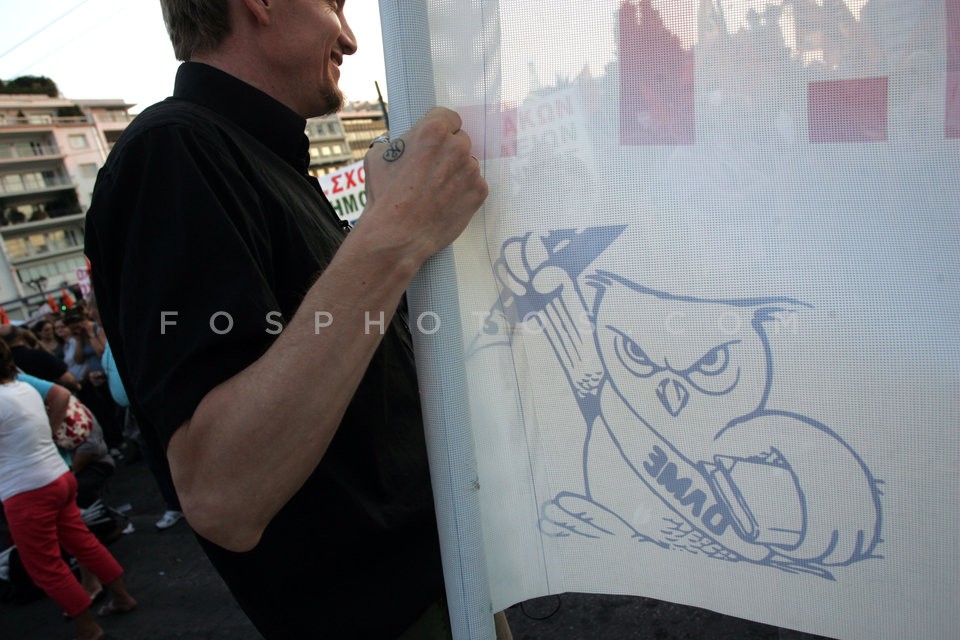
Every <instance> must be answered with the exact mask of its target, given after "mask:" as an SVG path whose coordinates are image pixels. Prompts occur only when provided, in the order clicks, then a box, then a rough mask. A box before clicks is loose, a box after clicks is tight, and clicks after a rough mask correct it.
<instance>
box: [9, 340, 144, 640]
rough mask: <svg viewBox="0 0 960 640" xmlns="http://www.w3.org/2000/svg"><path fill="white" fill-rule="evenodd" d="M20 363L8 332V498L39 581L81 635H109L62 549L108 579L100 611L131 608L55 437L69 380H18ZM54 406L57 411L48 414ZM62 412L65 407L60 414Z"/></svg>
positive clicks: (14, 531) (13, 527) (20, 544)
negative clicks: (42, 384) (47, 387)
mask: <svg viewBox="0 0 960 640" xmlns="http://www.w3.org/2000/svg"><path fill="white" fill-rule="evenodd" d="M17 373H18V372H17V368H16V365H15V364H14V362H13V357H12V356H11V355H10V349H9V348H8V347H7V345H6V343H5V342H4V341H2V340H0V500H2V502H3V509H4V512H5V514H6V519H7V524H8V525H9V527H10V533H11V535H12V536H13V541H14V544H16V545H17V550H18V552H19V554H20V559H21V561H22V562H23V566H24V568H25V569H26V571H27V573H28V574H29V575H30V578H31V579H32V580H33V582H34V583H35V584H36V585H37V586H38V587H40V588H41V589H43V590H44V591H45V592H46V593H47V595H48V596H50V598H52V599H53V600H54V601H55V602H57V604H59V605H60V606H61V607H62V608H63V610H64V611H65V612H66V613H67V615H69V616H70V617H71V618H73V620H74V623H75V624H76V627H77V637H78V639H79V640H91V639H99V638H103V637H104V633H103V629H101V628H100V625H98V624H97V622H96V620H95V619H94V617H93V614H92V613H91V611H90V606H91V604H92V600H91V599H90V596H89V594H88V593H87V592H86V590H85V589H84V588H83V587H82V586H81V585H80V583H79V582H78V581H77V579H76V578H75V577H74V575H73V573H71V572H70V568H69V567H68V566H67V564H66V562H64V560H63V557H62V555H61V553H60V547H61V546H62V547H63V548H64V549H66V550H67V552H68V553H70V554H71V555H73V556H74V557H75V558H76V559H77V560H78V561H79V562H80V563H81V564H82V565H84V566H85V567H86V568H87V569H89V570H90V571H92V572H93V573H94V574H95V575H96V576H97V577H98V578H99V579H100V581H101V582H102V583H103V584H105V585H106V586H107V590H108V592H109V593H110V595H111V599H110V601H109V602H108V603H107V604H106V605H104V606H103V607H102V608H101V610H100V613H101V614H109V613H117V612H123V611H130V610H131V609H133V608H134V607H136V605H137V602H136V600H134V599H133V597H132V596H131V595H130V594H129V592H127V588H126V586H125V584H124V581H123V577H122V575H123V568H122V567H121V566H120V564H119V563H118V562H117V561H116V559H114V557H113V556H112V555H111V554H110V552H109V551H107V550H106V548H104V546H103V545H102V544H100V542H99V541H98V540H97V538H96V537H95V536H94V535H93V534H92V533H90V530H89V529H88V528H87V526H86V525H85V524H84V522H83V519H82V518H81V516H80V509H79V508H78V507H77V503H76V497H77V481H76V478H74V476H73V474H72V473H70V471H69V470H68V469H67V466H66V464H65V463H64V461H63V459H62V458H61V457H60V454H59V453H58V452H57V448H56V446H55V445H54V444H53V435H52V431H51V427H50V417H53V419H54V421H55V423H59V421H60V419H62V416H63V414H64V411H65V401H66V399H68V398H66V399H65V398H63V397H61V393H68V392H66V389H62V387H56V386H55V387H54V389H56V390H57V391H54V389H51V391H50V392H49V394H48V395H47V400H48V402H49V409H45V407H44V401H43V399H41V397H40V393H39V392H38V391H37V390H36V389H34V388H33V387H31V386H30V385H28V384H26V383H24V382H19V381H17V380H16V375H17ZM48 410H49V412H50V414H51V416H49V417H48ZM57 414H59V415H57Z"/></svg>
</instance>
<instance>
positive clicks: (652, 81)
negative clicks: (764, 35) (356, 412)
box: [620, 0, 697, 145]
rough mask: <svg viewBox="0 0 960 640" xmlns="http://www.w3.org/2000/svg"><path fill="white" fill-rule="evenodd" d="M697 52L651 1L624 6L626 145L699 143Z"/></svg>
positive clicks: (622, 130) (623, 133)
mask: <svg viewBox="0 0 960 640" xmlns="http://www.w3.org/2000/svg"><path fill="white" fill-rule="evenodd" d="M696 141H697V140H696V108H695V106H694V57H693V50H692V49H684V48H683V46H682V45H681V43H680V40H679V38H677V36H675V35H674V34H673V33H671V31H670V30H669V29H668V28H667V27H666V25H665V24H664V23H663V19H662V17H661V15H660V13H659V12H658V11H657V10H656V9H654V8H653V7H652V6H651V4H650V2H649V0H641V2H640V3H639V4H637V3H633V2H624V3H623V4H622V5H621V7H620V144H622V145H653V144H695V143H696Z"/></svg>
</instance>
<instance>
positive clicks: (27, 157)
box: [0, 144, 64, 165]
mask: <svg viewBox="0 0 960 640" xmlns="http://www.w3.org/2000/svg"><path fill="white" fill-rule="evenodd" d="M63 157H64V154H63V152H62V151H60V149H59V148H58V147H57V145H54V144H38V145H31V146H29V147H27V146H0V165H7V164H23V163H25V162H26V163H29V162H37V161H46V160H57V159H59V158H63Z"/></svg>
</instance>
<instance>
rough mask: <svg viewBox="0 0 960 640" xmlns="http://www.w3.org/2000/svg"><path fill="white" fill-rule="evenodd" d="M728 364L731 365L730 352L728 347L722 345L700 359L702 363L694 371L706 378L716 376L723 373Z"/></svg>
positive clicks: (698, 363) (695, 366)
mask: <svg viewBox="0 0 960 640" xmlns="http://www.w3.org/2000/svg"><path fill="white" fill-rule="evenodd" d="M728 364H730V350H729V349H728V348H727V345H725V344H722V345H720V346H719V347H715V348H713V349H711V350H710V351H709V352H707V355H705V356H703V357H702V358H700V361H699V362H697V364H696V365H694V370H696V371H699V372H700V373H702V374H703V375H705V376H715V375H719V374H721V373H723V370H724V369H726V368H727V365H728Z"/></svg>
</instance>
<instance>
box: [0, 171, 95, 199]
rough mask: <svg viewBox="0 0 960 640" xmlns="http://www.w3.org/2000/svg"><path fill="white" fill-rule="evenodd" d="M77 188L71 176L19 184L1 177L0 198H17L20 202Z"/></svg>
mask: <svg viewBox="0 0 960 640" xmlns="http://www.w3.org/2000/svg"><path fill="white" fill-rule="evenodd" d="M76 187H77V185H76V183H75V182H74V181H73V180H71V179H70V177H69V176H50V177H44V178H42V179H40V180H30V181H26V182H23V181H21V182H19V183H18V182H14V181H7V180H4V176H0V198H4V197H13V196H17V199H18V200H20V201H23V200H24V197H32V196H36V195H40V194H44V193H51V192H54V191H63V190H64V189H76Z"/></svg>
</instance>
